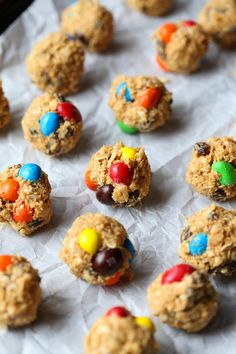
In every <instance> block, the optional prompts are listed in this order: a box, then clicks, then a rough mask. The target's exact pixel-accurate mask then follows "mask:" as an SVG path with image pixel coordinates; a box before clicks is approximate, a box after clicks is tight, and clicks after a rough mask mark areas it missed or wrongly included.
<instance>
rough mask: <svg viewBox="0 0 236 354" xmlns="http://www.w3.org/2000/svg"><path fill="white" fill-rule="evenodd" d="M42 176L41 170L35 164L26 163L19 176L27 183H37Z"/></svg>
mask: <svg viewBox="0 0 236 354" xmlns="http://www.w3.org/2000/svg"><path fill="white" fill-rule="evenodd" d="M41 175H42V170H41V168H40V167H39V166H38V165H36V164H35V163H26V164H24V165H22V166H21V168H20V170H19V173H18V176H19V177H21V178H23V179H24V180H26V181H30V182H37V181H38V180H39V179H40V177H41Z"/></svg>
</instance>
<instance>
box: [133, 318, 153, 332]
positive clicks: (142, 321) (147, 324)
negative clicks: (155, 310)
mask: <svg viewBox="0 0 236 354" xmlns="http://www.w3.org/2000/svg"><path fill="white" fill-rule="evenodd" d="M135 322H136V323H137V325H138V326H140V327H144V328H147V329H149V330H150V331H152V332H154V331H155V326H154V323H153V322H152V321H151V320H150V318H148V317H135Z"/></svg>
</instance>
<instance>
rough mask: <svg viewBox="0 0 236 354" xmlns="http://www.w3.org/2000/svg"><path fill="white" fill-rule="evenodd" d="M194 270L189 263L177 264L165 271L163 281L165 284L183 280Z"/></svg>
mask: <svg viewBox="0 0 236 354" xmlns="http://www.w3.org/2000/svg"><path fill="white" fill-rule="evenodd" d="M194 270H195V269H194V268H193V267H191V266H190V265H188V264H177V265H175V266H174V267H172V268H170V269H168V270H167V271H166V272H165V273H163V275H162V278H161V283H162V284H163V285H164V284H171V283H175V282H179V281H182V279H183V278H184V276H185V275H187V274H191V273H192V272H194Z"/></svg>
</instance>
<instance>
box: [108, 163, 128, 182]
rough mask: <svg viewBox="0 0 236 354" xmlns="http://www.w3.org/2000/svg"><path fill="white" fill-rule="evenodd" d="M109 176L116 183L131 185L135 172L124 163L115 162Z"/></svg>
mask: <svg viewBox="0 0 236 354" xmlns="http://www.w3.org/2000/svg"><path fill="white" fill-rule="evenodd" d="M109 176H110V178H111V179H112V181H113V182H115V183H122V184H126V185H128V184H130V183H131V182H132V178H133V170H132V169H131V168H129V166H128V165H126V164H125V163H124V162H115V163H113V164H112V165H111V166H110V168H109Z"/></svg>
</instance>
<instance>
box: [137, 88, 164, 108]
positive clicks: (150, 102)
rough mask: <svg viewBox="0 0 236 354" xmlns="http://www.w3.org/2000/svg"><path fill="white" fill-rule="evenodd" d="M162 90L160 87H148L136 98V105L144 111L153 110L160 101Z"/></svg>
mask: <svg viewBox="0 0 236 354" xmlns="http://www.w3.org/2000/svg"><path fill="white" fill-rule="evenodd" d="M161 95H162V90H161V88H160V87H150V88H148V89H147V90H146V91H145V92H144V93H141V94H140V95H138V97H137V101H136V105H137V106H140V107H143V108H145V109H152V108H154V107H155V106H156V105H157V104H158V103H159V101H160V99H161Z"/></svg>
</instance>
